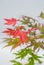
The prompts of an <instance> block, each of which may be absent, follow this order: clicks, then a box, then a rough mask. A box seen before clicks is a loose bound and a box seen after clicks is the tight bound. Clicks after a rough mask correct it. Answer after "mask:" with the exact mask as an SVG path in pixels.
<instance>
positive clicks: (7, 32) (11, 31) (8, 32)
mask: <svg viewBox="0 0 44 65" xmlns="http://www.w3.org/2000/svg"><path fill="white" fill-rule="evenodd" d="M3 33H6V34H7V35H10V36H11V35H14V33H15V30H12V29H10V28H7V30H5V31H3Z"/></svg>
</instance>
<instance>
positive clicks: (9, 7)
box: [0, 0, 44, 65]
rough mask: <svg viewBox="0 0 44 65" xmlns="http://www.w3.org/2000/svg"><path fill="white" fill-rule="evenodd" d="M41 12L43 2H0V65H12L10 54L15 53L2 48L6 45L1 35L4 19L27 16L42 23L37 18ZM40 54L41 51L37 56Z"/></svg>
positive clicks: (43, 9)
mask: <svg viewBox="0 0 44 65" xmlns="http://www.w3.org/2000/svg"><path fill="white" fill-rule="evenodd" d="M41 12H44V0H0V65H12V63H11V62H9V61H10V60H11V59H14V55H13V54H12V53H13V52H14V51H16V50H14V51H12V52H10V47H8V48H3V46H4V45H5V44H6V43H4V42H3V38H4V37H6V36H5V34H3V33H2V31H3V30H4V29H5V28H6V26H4V18H12V17H16V18H20V17H21V16H22V15H27V16H31V17H34V18H36V19H38V20H39V21H40V22H41V23H44V20H42V19H40V18H38V15H39V14H40V13H41ZM41 53H44V52H43V51H42V50H41V51H40V53H39V54H41ZM43 61H44V59H43ZM37 65H39V64H37ZM42 65H44V63H43V64H42Z"/></svg>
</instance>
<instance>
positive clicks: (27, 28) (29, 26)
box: [3, 13, 44, 65]
mask: <svg viewBox="0 0 44 65" xmlns="http://www.w3.org/2000/svg"><path fill="white" fill-rule="evenodd" d="M39 17H41V18H43V19H44V14H43V13H41V14H40V16H39ZM4 20H5V25H8V26H12V28H7V29H6V30H5V31H3V33H5V34H7V35H8V36H9V37H8V38H4V42H7V44H6V46H4V47H7V46H11V47H12V48H11V50H13V49H15V48H17V47H18V46H22V45H24V48H22V49H20V50H19V51H18V52H16V53H14V54H15V55H16V58H15V59H14V60H11V62H13V65H35V61H38V62H39V63H42V61H41V58H42V57H43V56H39V55H38V54H37V52H39V50H40V48H41V49H43V50H44V41H43V39H44V24H41V23H40V22H38V20H36V19H34V18H32V17H28V16H22V18H21V19H16V18H11V19H6V18H5V19H4ZM19 23H20V24H19ZM37 32H38V33H37ZM41 40H42V41H41ZM25 45H26V46H25ZM27 55H28V58H27V59H28V60H27V63H25V64H22V62H21V61H22V60H24V59H25V58H26V56H27ZM18 59H20V60H21V61H20V62H19V61H18Z"/></svg>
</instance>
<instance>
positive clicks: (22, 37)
mask: <svg viewBox="0 0 44 65" xmlns="http://www.w3.org/2000/svg"><path fill="white" fill-rule="evenodd" d="M27 34H28V33H27V32H25V31H22V30H20V29H16V32H15V33H14V37H17V36H19V37H20V40H21V42H22V43H24V42H25V40H29V38H28V36H27Z"/></svg>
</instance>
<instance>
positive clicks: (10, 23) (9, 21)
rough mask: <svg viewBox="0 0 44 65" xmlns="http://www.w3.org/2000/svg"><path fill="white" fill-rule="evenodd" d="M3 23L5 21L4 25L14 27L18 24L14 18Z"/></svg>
mask: <svg viewBox="0 0 44 65" xmlns="http://www.w3.org/2000/svg"><path fill="white" fill-rule="evenodd" d="M4 20H5V21H6V23H5V24H6V25H13V26H14V25H15V24H16V23H17V22H18V20H17V19H15V18H11V19H6V18H5V19H4Z"/></svg>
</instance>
